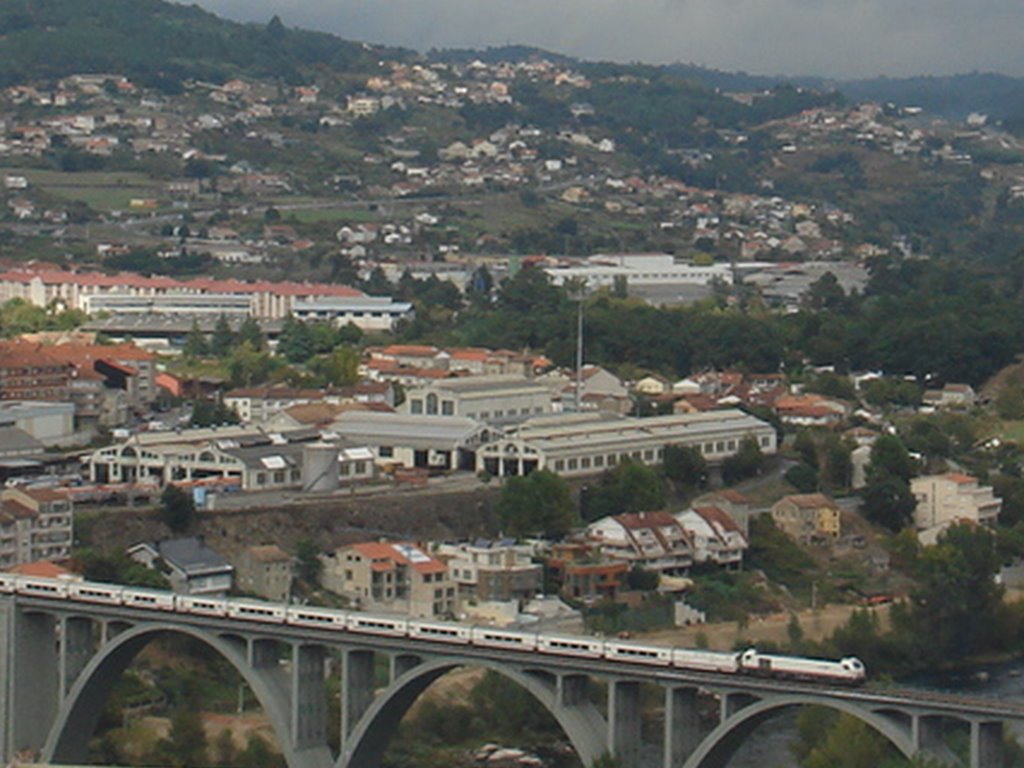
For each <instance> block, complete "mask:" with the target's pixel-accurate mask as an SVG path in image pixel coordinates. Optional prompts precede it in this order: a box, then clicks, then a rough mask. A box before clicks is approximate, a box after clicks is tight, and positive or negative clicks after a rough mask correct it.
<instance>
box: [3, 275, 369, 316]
mask: <svg viewBox="0 0 1024 768" xmlns="http://www.w3.org/2000/svg"><path fill="white" fill-rule="evenodd" d="M100 294H102V295H109V294H115V295H119V296H127V297H132V296H134V297H150V296H152V297H162V296H168V295H175V294H185V295H189V294H198V295H206V294H223V295H229V296H245V297H248V299H249V314H250V315H252V316H253V317H258V318H265V319H281V318H284V317H287V316H288V315H289V314H290V313H291V312H292V311H293V309H294V306H295V303H296V302H298V301H311V300H316V299H330V298H353V297H357V296H363V295H364V294H363V293H362V292H361V291H357V290H356V289H355V288H349V287H347V286H344V285H330V284H324V283H295V282H279V283H272V282H267V281H257V282H244V281H241V280H212V279H209V278H195V279H192V280H187V281H180V280H175V279H173V278H170V277H144V276H142V275H135V274H127V273H124V274H117V275H107V274H103V273H100V272H70V271H65V270H59V269H37V268H23V269H13V270H9V271H7V272H4V273H0V304H3V303H5V302H7V301H10V300H11V299H24V300H25V301H28V302H30V303H31V304H34V305H36V306H37V307H48V306H51V305H57V306H64V307H67V308H68V309H79V310H82V311H83V312H85V311H88V310H89V309H90V308H91V307H90V305H89V303H88V297H90V296H96V295H100Z"/></svg>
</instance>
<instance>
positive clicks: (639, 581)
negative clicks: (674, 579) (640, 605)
mask: <svg viewBox="0 0 1024 768" xmlns="http://www.w3.org/2000/svg"><path fill="white" fill-rule="evenodd" d="M658 581H659V577H658V572H657V571H648V570H644V569H643V568H640V567H639V566H634V567H633V568H630V569H629V572H628V573H627V574H626V585H627V586H628V587H629V588H630V589H632V590H636V591H638V592H652V591H653V590H655V589H657V588H658Z"/></svg>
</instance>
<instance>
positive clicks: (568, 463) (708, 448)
mask: <svg viewBox="0 0 1024 768" xmlns="http://www.w3.org/2000/svg"><path fill="white" fill-rule="evenodd" d="M760 444H761V447H762V448H768V447H769V446H770V445H771V438H769V437H767V436H762V437H761V439H760ZM737 445H738V443H737V441H736V440H719V441H718V442H714V443H703V444H701V445H697V446H695V447H696V448H698V449H699V450H700V452H701V453H703V454H705V455H721V454H722V453H725V452H727V451H728V452H734V451H735V450H736V449H737ZM664 458H665V449H664V448H648V449H646V450H643V451H633V452H631V453H621V454H617V453H610V454H608V456H607V457H605V456H601V455H598V456H583V457H581V458H578V459H575V458H574V459H556V460H555V472H564V471H569V472H572V471H573V470H578V469H591V468H594V469H602V468H604V467H605V466H608V467H614V466H615V465H616V464H618V463H619V462H620V461H630V460H632V461H644V462H647V463H650V462H654V461H663V460H664Z"/></svg>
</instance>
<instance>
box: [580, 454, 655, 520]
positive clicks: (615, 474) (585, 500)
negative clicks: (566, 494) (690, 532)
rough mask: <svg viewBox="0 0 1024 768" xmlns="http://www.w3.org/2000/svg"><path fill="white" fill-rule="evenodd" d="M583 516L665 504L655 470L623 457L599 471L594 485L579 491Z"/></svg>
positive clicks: (646, 509) (593, 517)
mask: <svg viewBox="0 0 1024 768" xmlns="http://www.w3.org/2000/svg"><path fill="white" fill-rule="evenodd" d="M580 506H581V512H582V515H583V519H584V520H587V521H590V520H598V519H600V518H602V517H607V516H608V515H621V514H625V513H629V512H650V511H653V510H657V509H661V508H662V507H664V506H665V488H664V486H663V484H662V479H661V477H659V475H658V473H657V472H656V471H655V470H654V469H652V468H651V467H648V466H647V465H645V464H641V463H640V462H639V461H624V462H622V463H621V464H619V465H618V466H617V467H615V468H614V469H611V470H608V471H607V472H605V473H604V474H603V475H601V481H600V482H599V483H598V485H597V486H596V487H594V486H592V487H588V488H587V490H586V492H585V493H581V494H580Z"/></svg>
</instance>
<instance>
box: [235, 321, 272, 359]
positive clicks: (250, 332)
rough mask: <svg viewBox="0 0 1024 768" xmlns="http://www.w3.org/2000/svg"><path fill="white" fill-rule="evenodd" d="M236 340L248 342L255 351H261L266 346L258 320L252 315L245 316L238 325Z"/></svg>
mask: <svg viewBox="0 0 1024 768" xmlns="http://www.w3.org/2000/svg"><path fill="white" fill-rule="evenodd" d="M238 342H239V343H240V344H248V345H249V346H250V347H252V348H253V349H255V350H256V351H257V352H262V351H263V350H264V349H265V348H266V346H267V339H266V337H265V336H264V335H263V329H262V328H261V327H260V323H259V321H258V320H257V319H256V318H255V317H252V316H251V315H250V316H249V317H246V318H245V320H243V321H242V324H241V325H240V326H239V327H238Z"/></svg>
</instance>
